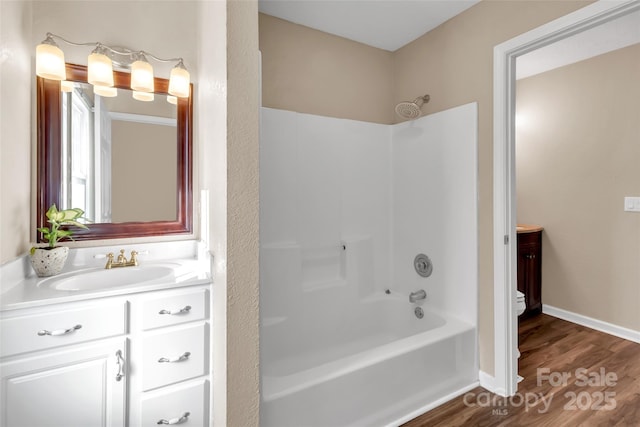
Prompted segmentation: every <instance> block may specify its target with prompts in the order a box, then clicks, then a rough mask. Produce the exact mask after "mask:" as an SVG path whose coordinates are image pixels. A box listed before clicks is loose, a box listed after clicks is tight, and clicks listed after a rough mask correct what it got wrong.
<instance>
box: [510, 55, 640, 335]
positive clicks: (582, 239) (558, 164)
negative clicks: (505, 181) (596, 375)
mask: <svg viewBox="0 0 640 427" xmlns="http://www.w3.org/2000/svg"><path fill="white" fill-rule="evenodd" d="M639 75H640V44H638V45H635V46H631V47H628V48H625V49H620V50H617V51H614V52H611V53H608V54H606V55H601V56H598V57H595V58H592V59H589V60H586V61H582V62H579V63H576V64H572V65H569V66H566V67H562V68H559V69H556V70H553V71H549V72H546V73H543V74H539V75H537V76H533V77H530V78H527V79H523V80H520V81H518V83H517V98H516V108H517V115H518V127H517V130H516V161H517V167H516V172H517V177H516V179H517V207H518V221H519V222H525V223H536V224H540V225H542V226H544V227H545V232H544V234H543V236H544V238H543V251H542V283H543V285H542V301H543V303H544V304H549V305H552V306H554V307H558V308H561V309H564V310H569V311H571V312H574V313H578V314H582V315H585V316H589V317H593V318H595V319H598V320H603V321H605V322H609V323H613V324H615V325H620V326H624V327H627V328H631V329H634V330H636V331H640V287H639V286H638V284H639V283H640V214H638V213H631V212H624V211H623V200H624V197H625V196H636V197H640V168H638V159H640V143H639V139H640V113H639V111H640V104H639V102H640V101H639V100H640V85H639V84H638V76H639Z"/></svg>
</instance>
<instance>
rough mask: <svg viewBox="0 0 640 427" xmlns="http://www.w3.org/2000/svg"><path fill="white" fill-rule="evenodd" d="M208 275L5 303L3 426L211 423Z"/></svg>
mask: <svg viewBox="0 0 640 427" xmlns="http://www.w3.org/2000/svg"><path fill="white" fill-rule="evenodd" d="M210 294H211V293H210V285H208V284H207V285H196V286H188V287H183V288H179V289H170V290H158V291H150V292H142V293H137V294H132V295H123V296H119V297H111V298H96V299H90V300H86V301H78V302H71V303H61V304H49V305H45V306H42V307H33V308H27V309H19V310H7V311H3V312H2V313H0V314H1V316H0V331H1V332H2V334H1V335H0V344H1V345H2V347H0V400H1V401H2V404H1V405H2V406H3V407H2V411H0V427H23V426H24V427H34V426H65V427H88V426H104V427H111V426H113V427H120V426H126V425H130V426H142V425H157V424H183V423H184V424H188V425H194V426H203V427H204V426H206V425H209V423H210V411H209V397H210V388H211V370H210V367H209V342H210V341H209V325H210V313H209V307H210Z"/></svg>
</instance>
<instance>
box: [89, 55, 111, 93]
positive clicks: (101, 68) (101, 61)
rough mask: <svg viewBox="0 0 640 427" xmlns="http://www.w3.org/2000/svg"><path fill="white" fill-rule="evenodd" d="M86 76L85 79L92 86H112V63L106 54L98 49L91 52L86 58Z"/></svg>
mask: <svg viewBox="0 0 640 427" xmlns="http://www.w3.org/2000/svg"><path fill="white" fill-rule="evenodd" d="M87 68H88V69H89V71H88V78H87V81H88V82H89V83H91V84H92V85H94V86H107V87H111V86H113V64H112V63H111V59H109V57H108V56H107V55H103V54H102V53H99V52H98V49H96V50H94V51H93V52H91V54H90V55H89V59H88V60H87Z"/></svg>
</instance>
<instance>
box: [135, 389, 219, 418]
mask: <svg viewBox="0 0 640 427" xmlns="http://www.w3.org/2000/svg"><path fill="white" fill-rule="evenodd" d="M208 390H209V381H206V380H205V381H200V382H196V383H192V384H185V385H180V386H176V387H169V388H167V389H163V390H162V391H161V392H160V393H145V396H144V397H143V399H142V402H141V408H140V411H141V414H142V422H141V425H143V426H155V425H159V424H160V425H162V424H166V423H163V421H162V420H166V421H168V422H169V421H175V422H174V424H184V425H188V426H193V427H205V426H207V425H209V423H208V421H209V420H208V418H209V411H208V407H209V404H208V402H209V394H208V392H207V391H208ZM187 414H188V415H187ZM181 417H183V419H182V420H180V421H179V419H180V418H181Z"/></svg>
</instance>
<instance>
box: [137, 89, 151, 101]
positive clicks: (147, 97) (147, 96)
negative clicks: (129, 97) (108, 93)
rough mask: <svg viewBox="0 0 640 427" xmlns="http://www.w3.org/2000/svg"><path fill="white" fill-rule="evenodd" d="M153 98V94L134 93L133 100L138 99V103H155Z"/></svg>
mask: <svg viewBox="0 0 640 427" xmlns="http://www.w3.org/2000/svg"><path fill="white" fill-rule="evenodd" d="M153 98H154V97H153V93H149V92H138V91H133V99H137V100H138V101H145V102H149V101H153Z"/></svg>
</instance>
